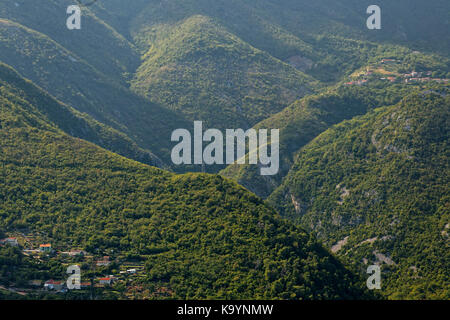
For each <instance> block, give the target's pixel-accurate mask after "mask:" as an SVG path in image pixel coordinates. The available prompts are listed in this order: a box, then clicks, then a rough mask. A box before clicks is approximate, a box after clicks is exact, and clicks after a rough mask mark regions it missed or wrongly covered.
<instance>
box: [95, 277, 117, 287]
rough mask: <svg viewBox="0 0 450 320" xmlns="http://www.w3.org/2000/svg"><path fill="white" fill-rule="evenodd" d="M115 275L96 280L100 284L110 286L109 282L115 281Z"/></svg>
mask: <svg viewBox="0 0 450 320" xmlns="http://www.w3.org/2000/svg"><path fill="white" fill-rule="evenodd" d="M115 280H116V279H115V277H114V276H109V277H104V278H99V279H98V282H99V283H100V284H101V285H107V286H110V285H111V284H113V282H114V281H115Z"/></svg>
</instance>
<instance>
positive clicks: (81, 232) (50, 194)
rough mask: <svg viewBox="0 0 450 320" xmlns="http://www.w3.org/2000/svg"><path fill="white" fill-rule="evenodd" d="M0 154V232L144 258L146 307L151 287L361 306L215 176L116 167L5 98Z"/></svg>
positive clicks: (313, 245) (276, 223)
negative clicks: (21, 232) (34, 233)
mask: <svg viewBox="0 0 450 320" xmlns="http://www.w3.org/2000/svg"><path fill="white" fill-rule="evenodd" d="M19 102H20V100H19ZM0 150H1V152H0V183H1V185H2V188H1V189H0V199H1V200H2V201H1V205H0V229H2V230H4V231H5V232H13V231H17V230H23V229H27V230H31V231H38V232H39V234H44V235H46V239H48V241H51V242H52V244H53V246H54V247H55V248H58V250H64V249H66V250H67V249H68V248H70V247H71V246H77V247H82V248H84V249H85V250H87V251H88V252H94V253H96V254H97V255H98V254H102V253H103V254H105V253H109V254H110V255H114V256H119V255H120V256H122V257H124V259H127V257H134V259H136V258H138V259H140V260H143V261H145V277H144V278H141V280H137V281H138V284H139V285H140V286H142V287H143V288H145V289H146V290H148V291H149V292H150V293H149V296H147V298H149V297H152V293H153V291H154V290H156V289H155V288H157V287H159V288H160V287H164V288H166V292H168V293H169V296H168V297H175V298H190V299H192V298H199V299H205V298H291V299H300V298H305V299H314V298H315V299H336V298H363V297H367V295H366V294H365V293H364V292H363V291H361V290H360V289H359V287H361V286H362V283H361V282H360V283H358V280H357V278H355V277H354V276H353V275H352V274H351V273H350V272H348V271H347V270H346V269H345V268H343V267H342V265H341V264H340V263H339V262H338V261H337V260H336V259H335V258H334V257H332V256H331V255H330V254H329V253H328V252H327V251H326V250H324V249H323V248H322V247H321V246H320V245H318V244H317V242H316V241H315V240H314V239H313V238H312V237H310V236H309V235H307V234H306V233H305V232H304V231H302V230H301V229H299V228H297V227H295V226H294V225H292V224H289V223H288V222H286V221H284V220H282V219H281V218H279V217H278V216H277V215H276V213H275V212H274V211H273V210H272V209H270V208H269V207H268V206H266V205H265V204H264V203H263V202H262V200H260V199H259V198H257V197H256V196H254V195H253V194H251V193H249V192H247V191H246V190H245V189H244V188H242V187H240V186H238V185H237V184H235V183H233V182H231V181H228V180H225V179H223V178H221V177H220V176H213V175H201V174H187V175H174V174H170V173H168V172H165V171H162V170H160V169H156V168H152V167H148V166H146V165H143V164H139V163H137V162H134V161H131V160H128V159H126V158H122V157H120V156H118V155H115V154H112V153H110V152H107V151H105V150H103V149H100V148H99V147H97V146H95V145H92V144H90V143H87V142H85V141H83V140H79V139H75V138H72V137H70V136H68V135H66V134H64V133H63V132H61V131H60V130H59V129H57V128H55V127H53V126H52V125H51V124H49V123H48V122H47V121H46V119H45V118H43V117H42V116H41V115H40V114H39V113H37V112H34V111H32V110H31V111H30V110H27V109H25V107H24V106H23V105H22V104H21V103H15V101H14V100H13V101H7V100H6V99H4V98H2V100H1V108H0ZM113 252H114V253H113ZM61 276H63V274H61ZM13 281H14V280H13ZM118 290H119V289H118ZM120 294H122V295H124V294H125V293H124V292H123V291H121V293H120ZM122 297H124V296H122Z"/></svg>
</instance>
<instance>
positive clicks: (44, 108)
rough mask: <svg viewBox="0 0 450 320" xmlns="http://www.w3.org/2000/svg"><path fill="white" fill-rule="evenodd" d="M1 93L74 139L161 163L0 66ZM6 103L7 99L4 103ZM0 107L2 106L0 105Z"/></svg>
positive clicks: (14, 72) (116, 133)
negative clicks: (44, 118)
mask: <svg viewBox="0 0 450 320" xmlns="http://www.w3.org/2000/svg"><path fill="white" fill-rule="evenodd" d="M0 92H1V97H2V98H3V99H8V100H10V99H12V101H14V102H15V103H16V104H17V105H20V106H22V107H23V108H25V109H24V110H26V111H27V112H32V113H38V114H40V115H42V116H43V117H46V119H47V122H48V123H49V124H51V125H54V126H56V127H58V128H59V129H61V130H63V131H64V132H66V133H67V134H70V135H71V136H73V137H77V138H81V139H84V140H88V141H90V142H93V143H95V144H97V145H99V146H101V147H103V148H106V149H108V150H110V151H113V152H115V153H118V154H120V155H122V156H125V157H128V158H132V159H136V160H139V161H140V162H142V163H146V164H149V165H154V166H158V167H162V166H164V164H163V163H162V161H161V160H160V159H159V158H158V157H156V156H155V155H153V154H151V153H150V152H148V151H146V150H143V149H141V148H139V147H138V146H137V145H136V143H134V142H133V141H132V140H131V139H130V138H128V137H127V136H126V135H124V134H123V133H120V132H119V131H117V130H115V129H113V128H111V127H108V126H106V125H104V124H102V123H100V122H98V121H96V120H94V119H93V118H92V117H90V116H89V115H87V114H82V113H80V112H78V111H76V110H75V109H73V108H71V107H69V106H67V105H64V104H62V103H61V102H59V101H57V100H56V99H55V98H53V97H52V96H50V95H49V94H48V93H46V92H44V91H43V90H42V89H40V88H38V87H36V86H35V85H34V84H33V83H32V82H31V81H29V80H25V79H23V78H22V77H20V75H19V74H18V73H17V72H16V71H15V70H13V69H12V68H11V67H9V66H7V65H4V64H2V63H0ZM3 103H6V100H3ZM2 107H3V105H2Z"/></svg>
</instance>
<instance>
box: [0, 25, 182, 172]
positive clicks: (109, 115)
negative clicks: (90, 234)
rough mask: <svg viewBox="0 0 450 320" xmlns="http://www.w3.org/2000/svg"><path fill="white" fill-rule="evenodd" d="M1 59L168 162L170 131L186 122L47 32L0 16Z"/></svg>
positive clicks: (64, 100) (59, 97)
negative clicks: (136, 93) (100, 70)
mask: <svg viewBox="0 0 450 320" xmlns="http://www.w3.org/2000/svg"><path fill="white" fill-rule="evenodd" d="M0 61H1V62H4V63H6V64H8V65H10V66H12V67H13V68H15V69H16V70H17V71H18V72H19V73H20V74H21V75H23V76H24V77H26V78H28V79H30V80H32V81H33V82H34V83H36V84H37V85H39V86H40V87H42V88H43V89H44V90H46V91H48V92H49V93H50V94H52V95H53V96H55V97H56V98H57V99H58V100H60V101H62V102H64V103H66V104H68V105H70V106H72V107H74V108H75V109H77V110H79V111H81V112H84V113H88V114H90V115H92V116H93V117H94V118H95V119H96V120H98V121H100V122H102V123H104V124H106V125H108V126H111V127H113V128H115V129H116V130H119V131H121V132H123V133H124V134H126V135H127V136H128V137H130V138H131V139H133V141H134V142H135V143H136V144H138V145H139V146H140V147H141V148H145V149H149V150H150V151H151V152H153V153H155V154H157V155H158V156H159V157H160V158H162V159H163V160H165V161H166V162H167V163H168V162H169V159H170V153H169V147H170V134H171V132H172V131H173V130H174V129H176V128H178V127H186V126H187V125H188V122H187V121H185V120H184V119H183V118H181V117H180V116H178V115H177V114H175V113H174V112H171V111H170V110H168V109H166V108H164V107H162V106H159V105H157V104H154V103H151V102H149V101H147V100H145V99H143V98H141V97H139V96H137V95H135V94H133V93H132V92H131V91H130V90H128V89H127V88H125V87H123V86H121V85H120V84H118V83H117V82H116V81H115V80H114V79H111V78H108V77H107V76H105V75H104V74H101V73H99V72H98V71H97V70H96V69H95V68H94V67H92V66H90V65H89V64H88V63H87V62H85V61H84V60H81V58H79V57H78V56H76V55H75V54H74V53H72V52H70V51H68V50H67V49H65V48H63V47H62V46H60V45H59V44H58V43H56V42H54V41H53V40H51V39H50V38H49V37H47V36H46V35H43V34H40V33H38V32H36V31H33V30H30V29H28V28H26V27H23V26H21V25H19V24H16V23H15V22H11V21H8V20H0Z"/></svg>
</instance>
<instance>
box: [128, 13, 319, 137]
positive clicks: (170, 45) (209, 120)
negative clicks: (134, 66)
mask: <svg viewBox="0 0 450 320" xmlns="http://www.w3.org/2000/svg"><path fill="white" fill-rule="evenodd" d="M151 33H152V34H151V35H150V34H149V33H146V34H145V36H146V37H151V38H153V39H152V41H151V48H150V50H149V51H148V52H147V53H146V54H145V55H144V61H143V64H142V65H141V66H140V67H139V69H138V70H137V73H136V76H135V79H134V81H133V86H132V87H133V89H134V90H135V91H137V92H139V93H140V94H142V95H146V96H148V98H149V99H150V98H151V99H154V100H155V101H157V102H159V103H162V104H164V105H167V106H169V107H171V108H172V109H174V110H176V111H178V112H181V113H182V114H184V115H185V116H186V117H187V118H189V119H191V120H204V121H205V122H206V124H207V125H209V126H210V127H213V128H220V129H227V128H233V127H237V128H248V127H251V126H253V125H254V124H256V123H257V122H259V121H261V120H262V119H265V118H267V117H268V116H270V115H272V114H274V113H276V112H279V111H281V110H282V109H283V108H284V107H286V106H287V105H289V104H290V103H292V102H293V101H295V100H297V99H299V98H300V97H303V96H304V95H306V94H307V93H310V92H311V91H312V86H313V85H316V86H317V85H318V84H317V83H316V81H315V80H314V79H312V78H311V77H308V76H306V75H305V74H303V73H302V72H300V71H298V70H297V69H295V68H294V67H292V66H290V65H288V64H286V63H283V62H281V61H279V60H277V59H275V58H273V57H271V56H270V55H269V54H267V53H264V52H262V51H260V50H257V49H255V48H253V47H251V46H250V45H248V44H246V43H245V42H243V41H242V40H240V39H239V38H237V37H236V36H234V35H233V34H231V33H229V32H228V31H227V30H226V29H224V28H223V27H222V26H220V25H219V24H217V23H216V22H214V21H213V20H211V19H210V18H208V17H204V16H192V17H190V18H188V19H187V20H185V21H183V22H181V23H180V24H176V25H174V26H172V27H166V26H162V27H158V28H156V27H155V28H154V29H152V31H151Z"/></svg>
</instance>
